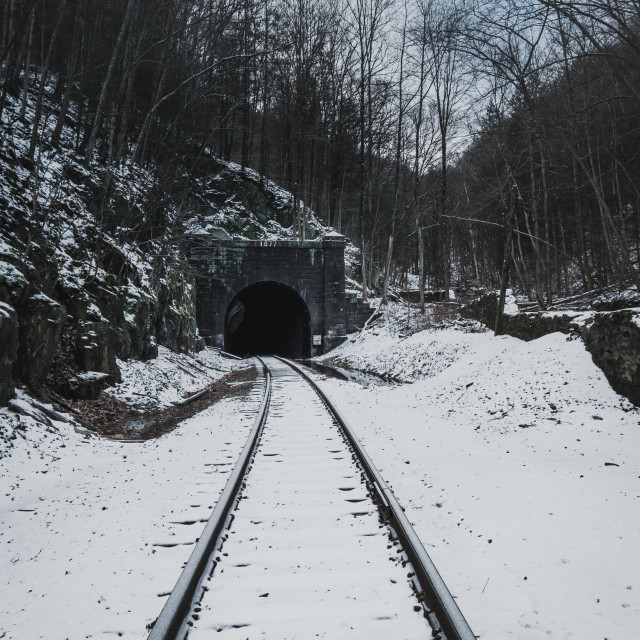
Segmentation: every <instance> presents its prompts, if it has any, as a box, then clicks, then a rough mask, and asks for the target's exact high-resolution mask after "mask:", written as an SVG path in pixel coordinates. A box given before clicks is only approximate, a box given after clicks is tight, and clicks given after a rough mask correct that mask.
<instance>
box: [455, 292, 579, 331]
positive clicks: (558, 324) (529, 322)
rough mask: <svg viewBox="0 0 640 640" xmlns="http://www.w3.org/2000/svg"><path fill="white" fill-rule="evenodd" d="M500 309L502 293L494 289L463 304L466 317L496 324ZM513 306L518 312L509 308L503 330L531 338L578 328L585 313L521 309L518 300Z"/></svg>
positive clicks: (488, 323)
mask: <svg viewBox="0 0 640 640" xmlns="http://www.w3.org/2000/svg"><path fill="white" fill-rule="evenodd" d="M497 310H498V294H497V293H496V292H491V293H486V294H485V295H483V296H481V297H480V298H477V299H476V300H474V301H473V302H471V303H469V304H467V305H465V306H463V307H462V308H461V309H460V315H462V316H463V317H464V318H469V319H472V320H479V321H480V322H482V323H483V324H486V325H487V326H488V327H490V328H493V327H494V326H495V323H496V313H497ZM512 310H513V311H516V313H513V312H510V311H509V310H505V314H504V316H503V318H502V332H503V333H505V334H507V335H509V336H513V337H514V338H520V340H527V341H529V340H535V339H536V338H541V337H542V336H546V335H547V334H549V333H555V332H556V331H559V332H560V333H567V334H569V333H572V332H575V331H576V327H575V326H574V323H575V321H576V319H577V318H579V317H580V316H582V315H584V314H583V313H581V312H578V311H552V312H542V311H529V312H517V310H516V309H515V304H512Z"/></svg>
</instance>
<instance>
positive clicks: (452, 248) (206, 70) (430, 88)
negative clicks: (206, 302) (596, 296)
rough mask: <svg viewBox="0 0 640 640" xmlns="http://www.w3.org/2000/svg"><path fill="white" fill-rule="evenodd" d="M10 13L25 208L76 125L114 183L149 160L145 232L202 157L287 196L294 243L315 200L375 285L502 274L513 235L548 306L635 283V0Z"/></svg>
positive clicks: (333, 1)
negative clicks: (413, 276) (248, 171)
mask: <svg viewBox="0 0 640 640" xmlns="http://www.w3.org/2000/svg"><path fill="white" fill-rule="evenodd" d="M1 25H2V31H1V38H0V44H1V47H2V57H1V59H0V63H1V67H0V74H1V80H2V94H1V96H0V111H1V112H2V117H3V119H5V122H6V124H7V126H8V127H9V129H11V127H16V126H22V127H25V128H26V130H27V136H28V140H29V144H28V145H27V148H26V149H24V153H23V154H22V156H21V157H20V158H19V159H17V160H18V161H19V162H20V164H21V166H22V167H23V168H24V169H25V170H26V171H29V172H30V173H31V187H30V188H31V189H32V193H31V194H30V197H31V198H32V201H33V215H32V216H31V217H30V219H29V220H28V221H27V224H37V221H38V219H39V216H44V215H46V214H47V211H46V209H47V200H46V198H44V199H43V198H42V197H41V195H40V194H39V193H38V184H39V181H40V180H41V177H42V174H43V172H45V171H46V166H45V164H44V163H45V158H46V157H47V154H50V153H52V152H53V151H55V150H56V149H59V148H60V147H61V145H62V144H63V142H62V140H61V137H62V135H63V129H64V127H65V126H66V127H67V128H68V131H69V141H70V143H71V145H72V148H73V152H74V154H75V158H76V160H77V161H78V162H80V163H81V164H83V165H84V166H86V167H90V166H92V165H94V166H97V167H99V168H100V170H101V171H103V172H104V175H105V176H106V177H105V180H104V182H103V185H102V186H101V187H100V188H101V189H103V191H104V192H107V191H108V189H109V187H110V176H111V175H112V174H115V173H117V171H118V170H120V168H121V167H122V166H123V165H125V164H127V163H132V162H135V163H137V164H138V165H140V166H142V167H145V170H148V171H149V172H150V175H153V181H154V189H153V194H151V193H149V192H147V193H145V198H143V199H142V201H141V209H140V217H139V219H137V220H136V224H137V225H138V228H139V229H140V230H141V232H142V233H146V234H147V235H151V234H152V229H153V228H154V225H156V224H157V222H158V218H159V217H162V215H163V211H164V207H165V205H166V191H167V190H171V189H172V188H173V187H176V183H178V186H177V187H176V188H177V190H178V191H180V189H183V193H187V192H188V191H189V189H188V187H187V185H185V184H184V183H183V182H182V180H183V170H184V169H185V168H186V169H187V171H189V170H190V169H191V168H194V167H198V166H201V165H199V163H201V161H202V159H203V158H206V157H209V156H210V155H211V154H213V155H216V156H219V157H220V158H222V159H224V160H228V161H234V162H236V163H238V164H239V165H240V168H241V169H244V168H245V167H250V168H252V169H254V170H256V171H257V172H258V173H259V174H260V175H261V176H264V177H266V178H270V179H272V180H274V181H275V182H277V183H278V184H280V185H282V186H283V187H284V188H285V189H287V190H289V191H290V192H291V193H292V196H293V198H292V199H293V201H294V202H295V203H296V206H295V207H294V215H293V219H292V220H291V232H292V233H293V234H294V235H295V236H296V237H299V238H303V237H304V236H305V233H306V227H305V218H306V217H308V216H309V215H310V214H309V211H310V210H313V211H315V212H316V213H317V215H318V217H319V218H320V219H321V220H322V221H323V222H324V223H325V224H327V225H330V226H334V227H335V228H337V229H338V230H339V231H341V232H343V233H345V234H346V235H348V236H349V237H351V238H352V239H353V240H354V241H355V242H356V244H357V245H358V246H360V247H362V248H363V249H364V251H363V252H362V254H361V255H362V261H363V266H364V267H365V268H364V270H363V277H364V279H365V281H368V284H370V285H373V284H377V285H379V286H383V282H382V281H380V282H377V281H376V276H375V270H374V265H378V267H379V268H380V270H381V271H382V272H383V274H384V273H386V274H388V275H389V277H390V278H391V279H395V280H398V281H402V280H403V278H404V277H405V276H406V275H407V274H408V273H418V274H421V275H422V278H420V280H421V281H426V283H427V285H428V286H430V287H432V288H444V289H445V290H446V291H447V292H448V290H449V289H450V288H453V287H454V286H455V287H461V286H462V287H468V286H469V285H472V286H477V287H495V286H496V285H497V284H498V283H499V280H500V276H501V270H502V262H503V258H504V256H505V248H506V249H507V250H508V253H507V255H508V257H509V260H508V264H509V265H510V267H511V271H512V284H513V286H514V287H515V288H516V289H517V290H519V291H520V293H522V294H526V295H527V296H529V297H530V298H531V299H532V300H536V301H537V302H538V303H539V304H540V306H548V304H549V303H550V302H551V301H552V300H553V299H554V297H556V296H558V295H561V294H566V293H570V292H575V291H579V290H586V289H591V288H594V287H599V286H603V285H606V284H609V283H615V282H623V283H625V284H632V283H634V282H635V281H636V280H637V277H638V276H637V273H638V239H639V235H640V210H639V193H640V191H639V189H638V179H637V176H638V158H637V151H636V150H637V149H638V136H639V134H638V127H637V122H638V115H639V106H640V105H639V99H640V83H639V74H640V71H639V70H640V26H639V24H638V6H637V2H636V1H635V0H616V1H615V2H613V1H612V0H592V1H589V2H582V1H579V2H574V1H571V2H569V1H566V2H565V1H564V0H508V1H507V2H500V3H497V2H489V1H483V0H457V1H456V2H448V1H445V0H411V1H408V0H321V1H316V2H314V1H311V0H100V1H98V0H82V1H78V0H44V1H38V2H36V0H7V1H6V2H4V3H3V8H2V23H1ZM28 96H33V104H32V105H31V110H29V109H28V107H29V99H28ZM11 100H17V101H18V103H20V104H21V107H20V109H18V113H19V116H18V120H17V121H15V120H11V118H13V117H14V116H13V115H11V116H10V115H9V114H8V112H7V108H8V105H9V104H10V102H11ZM2 144H3V145H6V140H5V141H3V143H2ZM101 197H103V196H102V195H101V194H96V198H101ZM184 204H185V203H184V202H183V203H182V204H179V205H178V206H184ZM143 229H144V231H143ZM511 229H512V231H511ZM365 292H366V289H365Z"/></svg>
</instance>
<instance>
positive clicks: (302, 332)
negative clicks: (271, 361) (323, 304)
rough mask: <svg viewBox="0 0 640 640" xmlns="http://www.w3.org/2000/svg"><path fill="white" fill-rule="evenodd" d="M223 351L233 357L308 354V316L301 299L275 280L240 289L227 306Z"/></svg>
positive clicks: (309, 341) (309, 328) (305, 306)
mask: <svg viewBox="0 0 640 640" xmlns="http://www.w3.org/2000/svg"><path fill="white" fill-rule="evenodd" d="M224 344H225V351H228V352H229V353H232V354H234V355H237V356H241V357H245V356H250V355H277V356H283V357H285V358H308V357H310V356H311V318H310V315H309V309H308V308H307V305H306V303H305V302H304V300H303V299H302V298H301V297H300V296H299V295H298V294H297V293H296V292H295V291H294V290H293V289H291V288H289V287H287V286H285V285H283V284H279V283H277V282H260V283H258V284H253V285H250V286H248V287H247V288H246V289H243V290H242V291H241V292H240V293H238V295H236V297H235V298H234V299H233V300H232V301H231V303H230V304H229V307H228V309H227V316H226V318H225V330H224Z"/></svg>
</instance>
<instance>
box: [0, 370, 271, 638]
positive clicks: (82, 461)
mask: <svg viewBox="0 0 640 640" xmlns="http://www.w3.org/2000/svg"><path fill="white" fill-rule="evenodd" d="M229 362H230V361H229ZM207 364H209V365H210V364H211V362H207ZM155 366H156V367H160V368H163V369H164V371H165V373H166V374H167V375H168V376H169V377H170V378H171V379H173V380H174V381H175V378H176V375H177V373H179V371H180V370H178V371H177V372H176V371H175V370H173V371H172V370H170V369H169V368H168V367H167V366H166V362H165V364H164V365H162V364H158V363H156V365H155ZM240 366H246V365H245V364H244V363H241V365H240ZM151 370H152V371H153V368H151ZM156 373H157V371H156ZM146 378H147V376H146V375H145V376H142V381H143V382H144V380H145V379H146ZM202 382H205V384H206V380H205V379H204V377H203V380H201V383H202ZM124 388H125V389H126V388H127V382H126V378H125V385H124ZM128 388H131V387H128ZM143 388H144V385H143ZM261 399H262V387H261V383H260V382H257V383H256V384H255V385H254V388H253V390H252V392H251V393H250V394H249V395H244V396H239V397H235V398H228V399H225V400H222V401H221V402H219V403H217V404H216V405H214V406H213V407H211V408H210V409H208V410H206V411H204V412H202V413H200V414H198V415H197V416H195V417H193V418H191V419H189V420H187V421H185V422H183V423H182V424H181V425H180V427H179V428H178V429H176V430H175V431H173V432H172V433H169V434H167V435H165V436H162V437H161V438H158V439H155V440H149V441H146V442H122V441H113V440H104V439H101V438H98V437H96V436H92V435H90V434H89V433H88V432H86V431H85V430H82V429H78V428H77V427H76V428H74V426H73V425H71V424H69V423H67V422H60V421H53V423H52V426H49V427H45V426H44V425H42V424H38V423H37V422H35V421H34V420H32V419H31V418H29V417H25V416H19V417H18V416H16V414H13V413H11V412H9V411H8V410H6V409H2V410H0V423H2V424H3V425H4V427H5V428H8V427H9V426H13V427H14V430H15V433H16V434H17V437H16V439H15V440H14V441H13V445H14V446H13V447H11V448H10V449H9V450H8V451H5V456H4V457H3V458H2V459H1V460H0V464H1V467H0V488H1V494H0V541H1V543H2V544H1V545H0V566H1V567H2V578H0V638H12V639H15V640H32V639H36V638H46V639H47V640H57V639H64V638H69V639H74V638H102V637H109V636H111V635H113V636H116V637H126V638H145V637H146V635H147V633H148V632H147V631H146V625H147V624H149V623H150V622H152V621H153V620H155V618H156V617H157V615H158V613H159V612H160V610H161V608H162V605H163V604H164V600H165V597H166V595H168V593H169V592H170V591H171V589H172V588H173V585H174V584H175V581H176V579H177V577H178V575H179V574H180V571H181V568H182V565H183V564H184V562H185V561H186V559H187V558H188V556H189V554H190V553H191V550H192V548H193V545H194V543H195V541H196V538H197V537H198V536H199V535H200V533H201V531H202V528H203V527H204V524H203V522H204V521H206V518H208V516H209V514H210V512H211V509H212V508H213V505H214V504H215V501H216V499H217V496H218V495H219V493H220V491H221V490H222V488H223V487H224V484H225V482H226V479H227V475H228V473H229V472H230V471H231V469H232V468H233V465H234V463H235V460H236V458H237V456H238V455H239V453H240V450H241V448H242V446H243V445H244V442H245V440H246V437H247V435H248V433H249V430H250V429H251V426H252V425H253V420H254V418H255V414H256V411H257V409H258V406H259V403H260V401H261ZM16 420H18V421H19V422H18V425H17V426H18V428H16V423H15V421H16Z"/></svg>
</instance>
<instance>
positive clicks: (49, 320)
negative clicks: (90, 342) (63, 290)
mask: <svg viewBox="0 0 640 640" xmlns="http://www.w3.org/2000/svg"><path fill="white" fill-rule="evenodd" d="M66 317H67V310H66V308H65V307H63V306H62V305H61V304H58V303H57V302H56V301H55V300H52V299H51V298H49V297H48V296H45V295H44V294H37V295H35V296H31V297H30V298H29V299H28V300H27V301H26V303H25V304H24V305H23V306H22V307H21V308H20V309H18V322H19V324H20V333H19V346H18V360H17V364H18V366H17V373H18V376H19V377H20V379H21V380H22V381H23V382H24V383H25V384H26V385H27V386H28V387H29V388H30V389H31V390H33V391H36V392H37V391H38V390H39V389H40V387H41V385H42V383H43V382H44V379H45V378H46V377H47V373H48V372H49V368H50V367H51V362H52V361H53V356H54V353H55V351H56V347H57V346H58V343H59V342H60V338H61V337H62V332H63V330H64V323H65V320H66Z"/></svg>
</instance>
